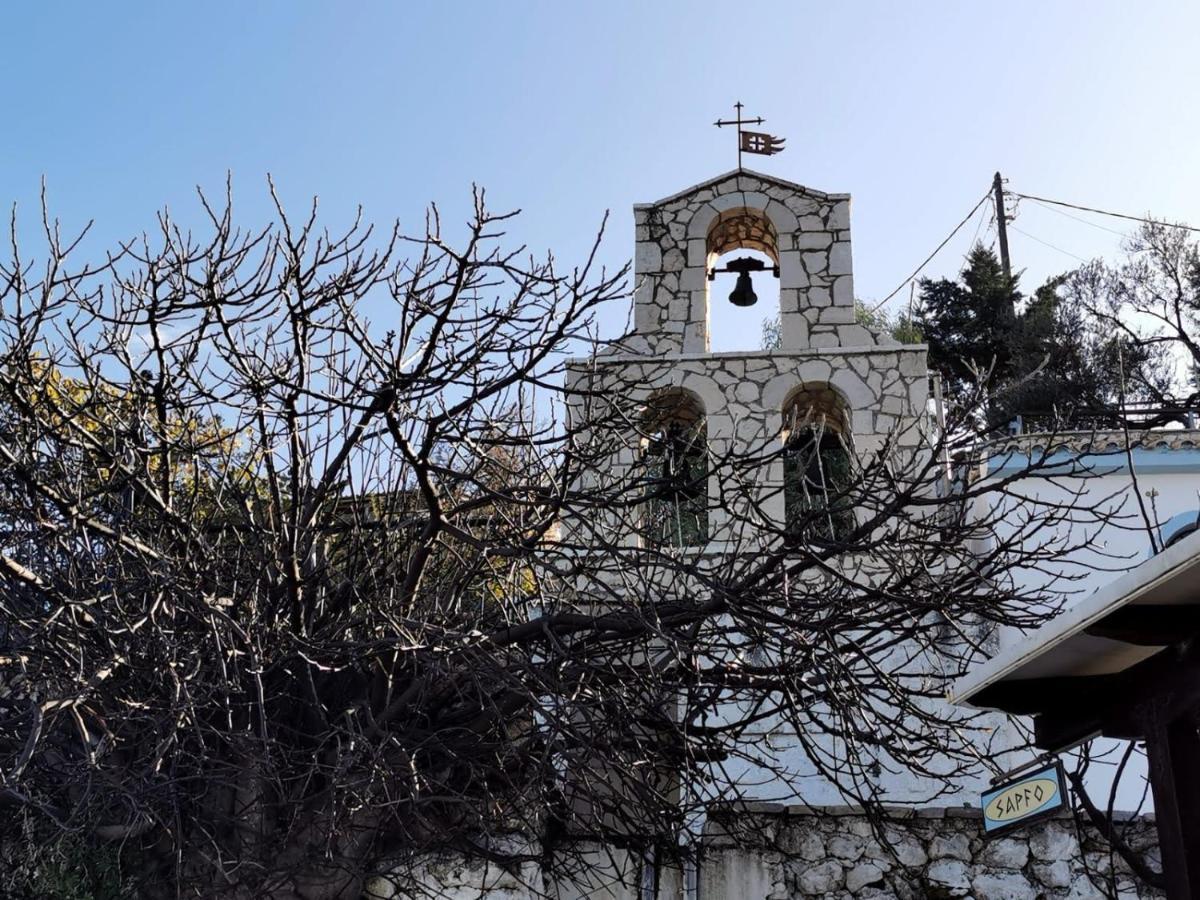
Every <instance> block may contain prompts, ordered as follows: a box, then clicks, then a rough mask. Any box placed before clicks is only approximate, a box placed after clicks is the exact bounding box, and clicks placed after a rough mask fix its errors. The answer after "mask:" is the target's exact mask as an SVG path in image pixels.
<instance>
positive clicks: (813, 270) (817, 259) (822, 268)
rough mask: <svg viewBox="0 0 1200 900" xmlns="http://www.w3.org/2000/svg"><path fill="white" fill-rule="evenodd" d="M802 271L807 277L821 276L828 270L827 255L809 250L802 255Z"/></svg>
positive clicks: (820, 251)
mask: <svg viewBox="0 0 1200 900" xmlns="http://www.w3.org/2000/svg"><path fill="white" fill-rule="evenodd" d="M801 259H802V260H803V261H804V271H805V272H807V273H808V274H809V275H821V274H824V273H825V272H827V271H828V270H829V254H828V253H826V252H825V251H823V250H809V251H806V252H804V253H803V255H802V256H801Z"/></svg>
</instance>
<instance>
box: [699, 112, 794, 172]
mask: <svg viewBox="0 0 1200 900" xmlns="http://www.w3.org/2000/svg"><path fill="white" fill-rule="evenodd" d="M733 108H734V110H735V111H736V112H737V117H736V118H733V119H717V121H715V122H713V124H714V125H716V126H717V127H718V128H724V127H725V126H726V125H736V126H737V136H738V169H739V170H740V169H741V168H742V153H759V154H761V155H763V156H773V155H775V154H776V153H781V152H782V151H783V142H784V140H786V139H785V138H781V137H775V136H774V135H772V134H766V133H765V132H762V131H743V130H742V126H743V125H761V124H763V122H765V121H767V120H766V119H764V118H763V117H762V116H755V117H754V118H753V119H743V118H742V110H743V109H744V108H745V107H744V106H743V105H742V101H741V100H739V101H738V102H737V103H735V104H733Z"/></svg>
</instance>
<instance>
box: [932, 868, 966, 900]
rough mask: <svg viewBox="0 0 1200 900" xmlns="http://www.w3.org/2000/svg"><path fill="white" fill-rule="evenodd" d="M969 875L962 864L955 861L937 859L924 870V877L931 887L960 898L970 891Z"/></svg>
mask: <svg viewBox="0 0 1200 900" xmlns="http://www.w3.org/2000/svg"><path fill="white" fill-rule="evenodd" d="M968 875H969V873H968V871H967V867H966V865H965V864H964V863H962V862H960V861H959V860H957V859H939V860H936V861H935V862H933V863H931V864H930V866H929V868H928V869H926V870H925V877H926V879H928V881H929V883H930V885H931V886H932V887H937V888H941V889H943V891H950V892H952V894H951V896H955V895H958V896H961V895H962V894H965V893H966V892H967V891H969V890H970V889H971V881H970V878H969V877H968Z"/></svg>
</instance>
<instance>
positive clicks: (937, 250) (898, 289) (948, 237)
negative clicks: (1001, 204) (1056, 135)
mask: <svg viewBox="0 0 1200 900" xmlns="http://www.w3.org/2000/svg"><path fill="white" fill-rule="evenodd" d="M991 196H992V191H991V188H988V191H987V193H985V194H984V195H983V196H982V197H980V198H979V202H978V203H976V204H975V205H974V206H972V207H971V211H970V212H969V213H967V214H966V215H965V216H964V217H963V220H962V221H961V222H959V223H958V224H957V225H955V226H954V230H953V231H951V232H950V233H949V234H948V235H946V238H945V240H943V241H942V242H941V243H940V244H938V245H937V247H935V248H934V251H933V252H932V253H930V254H929V255H928V256H927V257H925V260H924V262H922V263H921V264H920V265H919V266H917V267H916V269H914V270H913V273H912V274H911V275H909V276H908V277H907V278H905V279H904V280H903V281H902V282H900V284H898V285H896V289H895V290H894V291H892V292H891V293H890V294H888V295H887V296H886V297H884V298H883V299H882V300H880V301H879V302H878V303H876V304H875V305H874V306H872V307H871V312H875V310H877V309H879V307H881V306H883V304H885V303H887V302H888V301H889V300H891V299H892V298H893V297H895V296H896V295H897V294H898V293H900V292H901V291H902V290H904V287H905V285H907V284H908V283H909V282H910V281H912V280H913V279H914V278H916V277H917V276H918V275H920V274H921V270H922V269H924V268H925V267H926V266H927V265H929V262H930V261H931V260H932V259H933V258H934V257H935V256H937V255H938V254H939V253H940V252H941V251H942V248H943V247H945V246H946V245H947V244H948V243H950V241H951V239H952V238H953V237H954V236H955V235H956V234H958V233H959V231H961V230H962V227H963V226H964V225H966V224H967V223H968V222H969V221H971V218H972V217H973V216H974V215H975V213H976V212H977V211H978V210H979V207H981V206H983V204H984V203H986V202H987V201H988V199H989V198H990V197H991Z"/></svg>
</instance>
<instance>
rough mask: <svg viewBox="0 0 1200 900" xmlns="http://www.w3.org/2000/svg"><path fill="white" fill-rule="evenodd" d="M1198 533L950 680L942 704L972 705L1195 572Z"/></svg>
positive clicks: (1199, 554)
mask: <svg viewBox="0 0 1200 900" xmlns="http://www.w3.org/2000/svg"><path fill="white" fill-rule="evenodd" d="M1198 540H1200V533H1197V534H1193V535H1189V536H1188V537H1186V538H1184V539H1183V540H1181V541H1179V542H1178V543H1177V544H1174V545H1172V546H1170V547H1168V548H1167V549H1166V550H1164V551H1163V552H1161V553H1159V554H1158V555H1157V556H1152V557H1150V559H1148V560H1146V561H1145V562H1143V563H1142V564H1141V565H1138V566H1136V567H1134V568H1133V569H1130V570H1129V571H1128V572H1126V573H1125V574H1124V575H1122V576H1121V577H1120V578H1118V579H1116V580H1115V581H1111V582H1109V583H1108V584H1106V585H1104V587H1102V588H1100V589H1098V590H1097V591H1096V592H1095V593H1094V594H1092V595H1091V596H1090V597H1088V598H1087V599H1085V600H1082V601H1080V602H1079V603H1077V604H1076V605H1075V606H1073V607H1071V608H1070V609H1069V610H1067V611H1066V612H1064V613H1063V614H1062V615H1061V616H1059V617H1058V618H1056V619H1053V620H1052V621H1050V622H1048V623H1046V624H1045V625H1043V626H1042V627H1041V628H1039V629H1037V630H1036V631H1034V632H1032V633H1026V634H1025V636H1024V639H1023V641H1022V642H1021V643H1020V644H1018V645H1016V646H1015V647H1013V648H1011V649H1010V650H1008V651H1007V652H1005V653H1001V654H1000V655H998V656H994V657H992V658H991V659H989V660H988V661H987V662H986V663H984V664H983V665H981V666H979V667H978V668H977V669H976V670H975V671H973V672H971V673H970V674H968V675H964V676H963V677H962V678H960V679H958V680H957V681H956V682H954V685H953V686H952V687H951V688H950V691H949V692H948V693H947V700H949V701H950V702H951V703H954V704H956V705H959V706H964V705H971V704H970V698H971V697H972V696H973V695H974V694H976V693H978V692H979V691H981V690H982V689H983V688H985V687H988V686H990V685H992V684H995V683H996V682H998V681H1002V680H1004V679H1005V678H1007V677H1008V676H1010V675H1012V674H1014V673H1015V672H1017V671H1018V670H1019V669H1020V668H1021V667H1022V666H1024V665H1025V664H1026V663H1029V662H1032V661H1033V660H1034V659H1036V658H1037V657H1039V656H1041V655H1042V654H1044V653H1046V652H1047V651H1049V650H1052V649H1053V648H1055V647H1057V646H1059V645H1060V644H1062V643H1064V642H1065V641H1067V640H1069V639H1070V638H1072V637H1074V636H1075V635H1076V634H1078V633H1079V632H1080V631H1083V630H1084V629H1085V628H1087V627H1088V626H1090V625H1092V624H1094V623H1095V622H1096V621H1098V620H1099V619H1102V618H1104V617H1105V616H1106V615H1108V614H1109V613H1110V612H1112V611H1113V610H1114V609H1118V608H1119V607H1121V606H1124V605H1126V604H1127V603H1130V602H1132V601H1133V600H1135V599H1137V598H1138V597H1139V596H1141V595H1142V594H1145V593H1146V592H1147V591H1149V590H1151V589H1152V588H1154V587H1155V586H1157V585H1159V584H1161V583H1162V582H1164V581H1167V580H1169V579H1171V578H1175V577H1176V576H1178V575H1180V574H1182V573H1184V572H1186V571H1188V570H1189V569H1192V568H1200V543H1197V541H1198Z"/></svg>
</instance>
